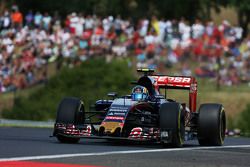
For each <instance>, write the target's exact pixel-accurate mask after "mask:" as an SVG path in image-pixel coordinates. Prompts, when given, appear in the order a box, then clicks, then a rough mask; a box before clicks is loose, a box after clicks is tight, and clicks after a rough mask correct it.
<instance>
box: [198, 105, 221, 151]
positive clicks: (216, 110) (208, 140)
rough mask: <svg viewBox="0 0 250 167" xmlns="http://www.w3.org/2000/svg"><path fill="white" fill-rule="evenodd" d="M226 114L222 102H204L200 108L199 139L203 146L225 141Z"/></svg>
mask: <svg viewBox="0 0 250 167" xmlns="http://www.w3.org/2000/svg"><path fill="white" fill-rule="evenodd" d="M225 130H226V115H225V111H224V108H223V106H222V105H221V104H202V105H201V106H200V109H199V119H198V141H199V144H200V145H202V146H221V145H223V143H224V139H225Z"/></svg>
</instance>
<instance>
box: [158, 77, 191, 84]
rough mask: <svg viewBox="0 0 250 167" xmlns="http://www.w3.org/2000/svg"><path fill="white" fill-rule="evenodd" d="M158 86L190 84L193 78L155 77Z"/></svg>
mask: <svg viewBox="0 0 250 167" xmlns="http://www.w3.org/2000/svg"><path fill="white" fill-rule="evenodd" d="M154 79H155V80H156V81H157V83H158V84H171V83H172V84H174V83H179V84H190V82H191V78H189V77H169V76H154Z"/></svg>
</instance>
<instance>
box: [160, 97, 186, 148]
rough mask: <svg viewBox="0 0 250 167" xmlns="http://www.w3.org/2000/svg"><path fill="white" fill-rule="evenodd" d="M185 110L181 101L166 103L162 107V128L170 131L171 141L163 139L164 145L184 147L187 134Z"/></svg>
mask: <svg viewBox="0 0 250 167" xmlns="http://www.w3.org/2000/svg"><path fill="white" fill-rule="evenodd" d="M184 122H185V121H184V111H183V110H182V108H181V105H180V104H179V103H175V102H171V103H164V104H162V105H161V107H160V129H161V131H164V130H167V131H169V132H170V136H171V139H170V141H169V143H165V142H164V141H162V143H163V146H168V145H169V144H170V145H171V146H173V147H182V145H183V143H184V136H185V125H184Z"/></svg>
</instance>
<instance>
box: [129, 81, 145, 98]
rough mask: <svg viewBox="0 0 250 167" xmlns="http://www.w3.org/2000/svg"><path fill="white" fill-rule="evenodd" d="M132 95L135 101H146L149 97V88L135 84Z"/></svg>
mask: <svg viewBox="0 0 250 167" xmlns="http://www.w3.org/2000/svg"><path fill="white" fill-rule="evenodd" d="M131 96H132V100H134V101H145V100H147V98H148V90H147V88H145V87H143V86H139V85H138V86H135V87H134V88H133V89H132V95H131Z"/></svg>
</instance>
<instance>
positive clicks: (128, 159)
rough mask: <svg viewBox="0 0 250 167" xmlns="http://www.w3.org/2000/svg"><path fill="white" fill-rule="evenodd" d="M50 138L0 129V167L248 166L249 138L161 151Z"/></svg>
mask: <svg viewBox="0 0 250 167" xmlns="http://www.w3.org/2000/svg"><path fill="white" fill-rule="evenodd" d="M51 134H52V129H42V128H14V127H0V166H1V167H2V166H3V167H5V166H8V165H9V166H18V165H13V162H18V163H19V166H22V165H20V163H24V165H23V166H28V165H29V163H30V165H29V167H32V166H39V165H40V166H46V167H50V165H51V164H54V166H63V165H58V163H59V164H66V166H67V165H69V166H70V165H72V164H73V166H74V165H77V166H79V165H80V166H86V165H93V166H114V167H128V166H132V167H133V166H143V167H158V166H163V167H167V166H174V167H179V166H184V167H189V166H192V167H193V166H194V167H196V166H197V167H198V166H199V167H200V166H201V167H203V166H206V167H210V166H211V167H212V166H216V167H224V166H230V167H233V166H235V167H236V166H237V167H238V166H246V167H249V166H250V138H242V137H238V138H236V137H228V138H226V140H225V144H224V146H223V147H200V146H199V145H198V142H197V141H193V142H187V143H186V144H185V145H184V147H183V148H177V149H176V148H162V146H161V145H159V144H145V143H144V144H141V143H130V142H112V141H107V140H103V139H102V140H97V139H81V141H80V142H79V144H61V143H59V142H58V141H57V140H56V139H55V138H50V137H49V136H50V135H51ZM8 163H12V165H10V164H8ZM25 163H26V164H25ZM44 163H45V164H47V165H44ZM6 164H7V165H6ZM31 164H33V165H31ZM34 164H35V165H34ZM41 164H42V165H41ZM52 166H53V165H52Z"/></svg>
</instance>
